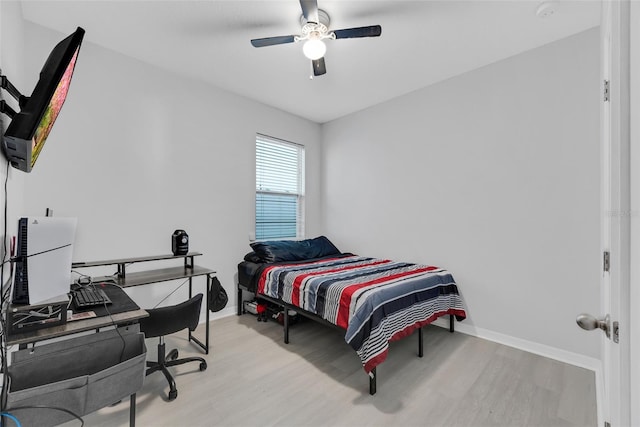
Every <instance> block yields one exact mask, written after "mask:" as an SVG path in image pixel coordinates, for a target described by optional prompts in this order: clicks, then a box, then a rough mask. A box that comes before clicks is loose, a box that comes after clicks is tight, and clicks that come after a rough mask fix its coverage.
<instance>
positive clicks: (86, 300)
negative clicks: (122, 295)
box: [71, 288, 111, 309]
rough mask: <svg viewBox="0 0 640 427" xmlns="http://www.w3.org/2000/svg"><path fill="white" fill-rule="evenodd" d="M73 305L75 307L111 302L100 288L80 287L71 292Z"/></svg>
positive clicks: (80, 307) (81, 307)
mask: <svg viewBox="0 0 640 427" xmlns="http://www.w3.org/2000/svg"><path fill="white" fill-rule="evenodd" d="M71 296H72V297H73V306H74V307H75V308H76V309H83V308H87V307H95V306H98V305H104V304H111V300H110V299H109V297H108V296H107V294H105V293H104V291H103V290H102V289H91V288H81V289H78V290H75V291H72V292H71Z"/></svg>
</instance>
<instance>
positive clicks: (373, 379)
mask: <svg viewBox="0 0 640 427" xmlns="http://www.w3.org/2000/svg"><path fill="white" fill-rule="evenodd" d="M242 291H246V292H250V293H252V294H253V293H254V292H252V291H250V290H249V289H248V288H247V287H245V286H243V285H241V284H240V283H238V295H237V299H236V301H237V303H238V304H237V314H238V316H240V315H242V314H243V313H244V307H243V300H242ZM255 297H256V299H261V300H265V301H268V302H270V303H272V304H275V305H277V306H280V307H282V308H283V312H284V319H283V323H284V324H283V332H284V343H285V344H289V310H293V311H295V312H296V313H298V314H300V315H301V316H304V317H306V318H308V319H311V320H313V321H315V322H318V323H321V324H323V325H326V326H329V327H331V328H334V329H338V330H340V331H344V329H343V328H341V327H339V326H337V325H334V324H333V323H331V322H328V321H326V320H325V319H323V318H322V317H320V316H318V315H316V314H314V313H311V312H309V311H306V310H304V309H302V308H300V307H296V306H295V305H292V304H289V303H287V302H284V301H282V300H279V299H275V298H272V297H270V296H267V295H262V294H257V293H255ZM453 319H454V315H453V314H450V315H449V332H451V333H453V332H454V322H453ZM423 355H424V340H423V336H422V327H420V328H418V357H422V356H423ZM377 378H378V374H377V371H376V368H373V369H372V370H371V372H370V373H369V394H370V395H372V396H373V395H374V394H376V391H377Z"/></svg>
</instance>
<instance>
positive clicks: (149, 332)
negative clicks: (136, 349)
mask: <svg viewBox="0 0 640 427" xmlns="http://www.w3.org/2000/svg"><path fill="white" fill-rule="evenodd" d="M201 305H202V294H198V295H195V296H194V297H192V298H191V299H189V300H188V301H185V302H183V303H180V304H177V305H172V306H168V307H159V308H151V309H147V312H148V313H149V317H145V318H143V319H140V330H141V331H142V332H144V335H145V337H147V338H152V337H159V336H163V335H169V334H172V333H174V332H178V331H181V330H183V329H187V328H189V330H191V331H193V330H195V329H196V327H197V326H198V321H199V320H200V306H201Z"/></svg>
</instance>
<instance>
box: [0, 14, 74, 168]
mask: <svg viewBox="0 0 640 427" xmlns="http://www.w3.org/2000/svg"><path fill="white" fill-rule="evenodd" d="M83 37H84V30H83V29H82V28H80V27H78V28H77V29H76V31H75V32H74V33H73V34H71V35H70V36H68V37H67V38H65V39H64V40H62V41H61V42H60V43H58V44H57V45H56V46H55V47H54V48H53V50H52V51H51V53H50V54H49V57H48V58H47V61H46V62H45V63H44V66H43V67H42V71H41V72H40V79H39V80H38V83H37V84H36V87H35V88H34V90H33V93H32V94H31V96H30V97H25V96H22V95H20V94H19V93H18V94H17V95H19V96H16V94H15V88H13V86H12V85H11V87H12V88H13V89H14V91H13V93H12V95H13V96H14V97H16V99H18V101H19V104H20V112H18V113H15V115H13V117H12V120H11V123H10V124H9V126H8V128H7V131H6V132H5V134H4V137H3V138H2V148H3V150H4V153H5V154H6V156H7V157H8V159H9V161H10V162H11V165H12V166H13V167H14V168H16V169H19V170H22V171H24V172H31V170H32V168H33V166H34V165H35V163H36V160H37V159H38V156H39V155H40V152H41V151H42V147H43V146H44V143H45V142H46V140H47V137H48V136H49V133H50V132H51V128H52V127H53V124H54V123H55V121H56V118H57V117H58V114H59V113H60V109H61V108H62V105H63V104H64V101H65V99H66V97H67V93H68V91H69V85H70V83H71V77H72V76H73V71H74V69H75V65H76V60H77V58H78V52H79V50H80V45H81V43H82V39H83ZM5 82H6V78H4V77H3V87H4V88H5V89H7V88H6V87H5V84H4V83H5ZM9 84H10V83H9ZM11 92H12V91H10V93H11Z"/></svg>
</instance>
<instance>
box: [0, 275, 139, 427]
mask: <svg viewBox="0 0 640 427" xmlns="http://www.w3.org/2000/svg"><path fill="white" fill-rule="evenodd" d="M111 288H112V289H110V291H109V293H110V294H112V295H113V293H119V296H118V301H123V302H124V303H125V304H129V303H131V304H133V303H132V301H131V300H130V298H129V297H128V296H127V295H126V293H125V292H124V291H123V290H121V289H120V288H117V287H115V286H112V287H111ZM109 293H108V294H109ZM110 298H112V300H114V301H115V299H114V298H113V297H112V296H110ZM121 307H123V306H121ZM124 307H125V309H126V308H128V307H129V305H124ZM146 316H148V313H147V312H146V311H145V310H142V309H139V308H137V309H134V310H131V311H123V312H120V313H115V314H111V315H105V316H101V317H94V318H89V319H82V320H75V321H70V322H67V323H66V324H63V325H59V326H53V327H47V328H42V329H35V330H32V331H25V332H20V333H18V334H12V335H8V336H7V337H6V343H7V345H19V346H20V348H25V347H26V346H27V344H32V343H33V344H35V343H36V342H39V341H43V340H48V339H52V338H59V337H64V336H68V335H72V334H78V333H79V332H84V331H91V330H99V329H100V328H106V327H111V326H116V327H117V328H120V327H123V326H125V325H131V324H135V323H137V321H138V320H139V319H141V318H143V317H146ZM127 329H129V330H131V328H127ZM124 330H125V329H124V328H123V329H119V330H118V331H117V332H118V335H120V340H122V342H123V343H124V338H123V334H124V333H121V332H120V331H124ZM138 331H139V329H138V328H137V326H136V327H135V329H134V330H133V332H134V333H137V332H138ZM114 332H116V331H113V330H111V331H108V332H102V333H101V334H103V335H98V334H89V335H84V336H82V337H78V338H74V340H73V342H72V341H61V342H55V343H52V344H51V345H44V346H38V347H36V349H35V355H34V359H33V361H32V362H29V363H32V365H28V366H29V368H25V367H24V362H21V363H22V366H21V365H20V363H19V364H17V365H15V367H16V370H18V369H20V370H21V371H22V375H23V376H24V375H25V373H26V374H27V375H30V377H31V378H40V381H42V382H41V383H38V386H37V387H36V388H33V386H30V387H27V389H31V390H36V389H38V388H44V387H49V388H50V389H51V388H52V389H53V391H46V392H45V391H42V392H39V393H44V394H35V395H33V393H32V396H30V397H26V398H25V397H16V399H17V402H25V401H26V402H31V401H33V399H34V398H35V399H40V398H42V396H51V394H52V393H55V392H58V393H60V396H62V393H64V392H65V390H66V388H65V387H68V386H65V387H63V386H58V384H63V383H64V384H67V383H68V382H69V381H72V378H89V377H90V376H91V375H93V376H95V375H102V374H101V372H111V373H110V374H109V375H111V377H110V378H113V381H115V382H116V383H119V382H120V381H122V379H123V375H125V376H126V377H129V375H130V374H132V375H134V376H133V378H135V374H137V372H138V371H139V372H140V374H141V375H142V377H141V378H140V380H139V381H140V382H139V384H138V383H132V384H128V385H126V386H121V387H120V388H119V389H117V390H115V391H114V390H113V389H111V390H109V391H110V392H111V394H109V393H105V394H104V396H108V397H107V398H109V399H110V398H114V400H111V401H110V402H102V401H96V400H95V399H94V400H90V399H88V398H86V399H87V400H86V402H87V403H86V405H87V406H82V405H80V404H78V406H77V408H83V409H77V410H79V411H81V412H80V413H77V415H78V416H83V415H86V413H89V412H93V411H95V410H96V409H99V408H100V407H103V406H106V405H108V404H111V403H113V402H114V401H115V400H118V399H120V398H122V397H123V395H124V396H126V395H129V393H130V392H131V391H134V392H133V393H131V394H130V407H129V424H130V425H131V426H135V411H136V393H135V391H137V389H138V388H139V387H140V386H142V380H143V379H144V359H145V355H146V352H144V351H143V350H144V343H143V341H144V339H143V337H142V335H141V334H138V337H139V339H140V340H142V341H141V342H140V344H139V346H140V349H138V350H137V351H138V353H136V354H135V356H136V358H135V359H133V358H131V359H129V358H127V359H123V358H122V355H123V353H120V356H119V361H118V359H117V358H116V361H115V362H101V363H102V364H104V365H101V366H100V367H97V366H94V367H93V368H92V369H87V370H84V368H83V370H82V371H81V372H79V371H78V370H77V369H76V370H64V369H63V370H61V371H58V370H57V368H56V367H55V366H51V365H48V364H46V362H42V360H49V359H42V357H47V354H54V355H55V354H56V353H55V352H53V353H51V352H52V351H53V350H48V349H47V348H52V349H55V348H56V346H57V347H58V348H59V347H63V348H64V347H65V345H66V346H69V344H68V343H73V345H78V347H77V348H79V349H80V350H79V351H76V352H75V353H69V354H70V355H71V354H73V355H74V357H77V358H78V359H67V360H78V361H80V359H82V360H95V361H99V360H101V358H100V357H91V356H89V355H88V354H87V353H86V352H85V349H87V350H88V349H91V346H88V347H83V346H79V344H78V340H79V339H82V340H86V339H87V338H89V339H91V340H93V342H94V343H98V342H101V343H103V344H102V345H103V346H104V345H106V344H107V343H109V342H110V341H108V340H106V338H105V337H106V336H108V334H109V333H110V334H112V335H113V333H114ZM105 334H106V335H105ZM120 340H118V342H119V341H120ZM127 342H130V341H127ZM73 345H71V346H69V348H73ZM83 345H85V344H84V342H83ZM109 345H110V344H109ZM108 348H112V347H111V345H110V347H108ZM129 348H131V347H129ZM24 351H25V352H29V351H30V352H34V350H33V349H30V350H24ZM38 351H41V352H42V355H41V356H38V354H39V353H38ZM56 351H60V350H56ZM122 351H124V350H122ZM48 352H49V353H48ZM99 354H100V355H105V354H107V353H105V352H100V353H99ZM16 355H19V353H16V354H15V355H14V356H16ZM56 357H57V356H56ZM64 357H67V356H64ZM57 360H60V357H58V359H57ZM107 360H109V359H107ZM133 360H135V361H136V365H135V366H134V367H131V366H129V365H127V368H126V369H127V370H126V371H119V369H121V368H120V366H124V365H125V364H127V363H131V362H130V361H133ZM43 363H44V364H43ZM105 363H106V364H105ZM77 365H80V363H78V364H77ZM34 366H38V368H39V369H41V371H40V375H41V376H39V375H38V374H36V373H33V372H32V369H34V368H33V367H34ZM49 366H51V367H49ZM137 366H139V368H136V367H137ZM11 368H12V366H10V367H9V369H10V370H11ZM122 369H125V368H122ZM132 369H133V371H132ZM14 373H15V370H14ZM52 374H55V375H57V374H60V375H59V377H58V378H57V379H52V378H51V375H52ZM105 375H106V374H105ZM118 375H119V376H118ZM104 378H107V377H104ZM54 384H55V385H54ZM92 384H93V383H92ZM23 386H24V384H23ZM56 387H57V388H56ZM83 387H89V386H88V385H87V386H83ZM92 387H93V388H90V389H87V390H91V393H93V395H96V393H95V391H96V388H95V387H98V390H99V387H100V386H92ZM16 390H17V391H16ZM16 390H9V391H7V392H8V393H17V394H18V395H19V394H20V393H23V394H24V393H25V392H21V390H22V389H21V388H20V387H17V388H16ZM70 390H71V389H70ZM34 393H35V392H34ZM47 393H48V394H47ZM86 393H90V392H89V391H87V392H86ZM97 394H98V395H100V394H101V393H100V392H98V393H97ZM15 396H16V394H14V397H15ZM34 396H36V397H34ZM38 396H39V397H38ZM82 396H84V395H82ZM22 399H31V400H22ZM63 399H64V398H63ZM78 399H80V397H78ZM81 401H82V402H84V400H81ZM89 402H91V403H89ZM74 403H75V402H71V403H69V404H74ZM65 404H66V403H65V402H64V401H63V403H61V404H60V406H62V407H65ZM91 405H93V406H91ZM21 406H25V404H24V403H17V404H16V403H15V401H14V404H13V406H12V409H13V410H19V408H20V407H21ZM26 406H27V407H29V406H30V404H29V403H27V404H26ZM45 406H58V405H51V404H49V405H45ZM67 408H71V407H68V406H67ZM12 409H11V408H10V409H9V410H12ZM82 411H84V412H82ZM33 416H35V415H32V417H33ZM28 417H29V416H28V415H27V418H28ZM41 422H44V421H41Z"/></svg>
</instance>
